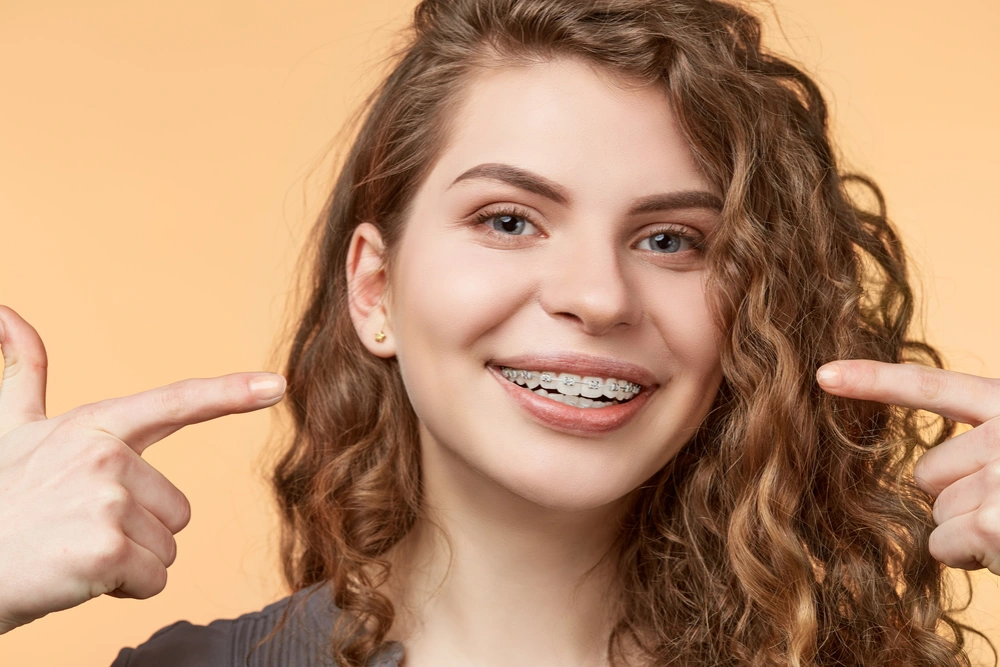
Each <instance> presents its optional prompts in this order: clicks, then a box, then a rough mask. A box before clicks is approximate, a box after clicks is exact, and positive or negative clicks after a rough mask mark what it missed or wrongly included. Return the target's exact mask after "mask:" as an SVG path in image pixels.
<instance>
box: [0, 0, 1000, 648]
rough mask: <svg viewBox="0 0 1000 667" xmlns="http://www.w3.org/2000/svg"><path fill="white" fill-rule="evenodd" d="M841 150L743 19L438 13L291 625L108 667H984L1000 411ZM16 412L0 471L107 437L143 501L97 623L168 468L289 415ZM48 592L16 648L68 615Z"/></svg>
mask: <svg viewBox="0 0 1000 667" xmlns="http://www.w3.org/2000/svg"><path fill="white" fill-rule="evenodd" d="M826 120H827V119H826V106H825V103H824V101H823V99H822V97H821V95H820V93H819V91H818V89H817V87H816V86H815V84H814V83H813V81H812V80H811V79H810V78H809V77H807V76H806V75H805V74H803V73H802V72H801V71H799V70H798V69H796V68H795V67H794V66H792V65H790V64H789V63H787V62H785V61H783V60H781V59H780V58H777V57H776V56H774V55H772V54H770V53H768V52H766V51H765V50H763V48H762V46H761V43H760V27H759V22H758V21H757V20H756V19H755V18H754V17H753V16H751V15H750V14H748V13H746V11H744V10H743V9H740V8H738V7H736V6H733V5H729V4H725V3H721V2H712V1H709V0H654V1H650V0H600V1H597V0H595V1H588V2H579V1H578V0H425V1H424V2H422V3H421V4H420V5H419V6H418V8H417V10H416V13H415V17H414V28H413V35H412V41H411V43H410V45H409V46H408V47H407V48H406V49H405V51H404V52H403V53H402V54H401V58H400V60H399V64H398V66H397V67H396V68H395V70H394V71H393V72H392V73H391V75H390V76H389V77H388V78H387V80H386V81H385V82H384V83H383V84H382V86H381V87H380V88H379V89H378V90H377V91H376V92H375V93H374V94H373V96H372V97H371V99H370V102H369V104H368V106H367V108H366V114H365V116H364V122H363V124H362V125H361V128H360V131H359V132H358V134H357V138H356V140H355V142H354V146H353V149H352V150H351V152H350V154H349V156H348V158H347V160H346V163H345V164H344V166H343V169H342V171H341V173H340V176H339V178H338V180H337V182H336V185H335V187H334V189H333V192H332V193H331V195H330V198H329V202H328V205H327V207H326V210H325V212H324V214H323V215H322V216H321V219H320V220H319V221H318V223H317V225H316V227H315V239H314V241H315V242H314V243H312V244H309V247H311V248H312V249H313V250H314V252H315V254H314V256H313V257H312V258H311V262H310V264H309V266H310V269H309V270H310V274H309V275H310V285H311V298H310V300H309V302H308V304H307V307H306V309H305V311H304V312H303V314H302V316H301V320H300V324H299V329H298V333H297V335H296V337H295V341H294V345H293V348H292V352H291V355H290V357H289V359H288V363H287V367H286V368H285V369H284V370H285V377H286V378H287V383H288V384H287V392H286V398H285V399H284V402H283V403H282V404H283V405H287V406H288V408H289V409H290V410H291V412H292V414H293V416H294V420H295V432H294V433H293V434H292V438H291V440H290V442H289V446H288V448H287V450H286V451H285V452H284V454H283V456H282V457H281V459H280V461H279V462H278V464H277V465H276V468H275V471H274V477H273V481H274V488H275V491H276V494H277V498H278V500H279V503H280V506H281V509H282V513H283V519H284V526H283V563H284V571H285V576H286V578H287V580H288V583H289V585H290V586H291V587H292V590H294V591H296V593H295V594H294V595H293V596H291V597H290V598H286V599H285V600H282V601H280V602H278V603H275V604H273V605H270V606H268V607H266V608H265V609H263V610H261V611H259V612H254V613H252V614H247V615H245V616H243V617H240V618H238V619H227V620H219V621H215V622H213V623H212V624H210V625H208V626H193V625H191V624H189V623H186V622H180V623H177V624H175V625H172V626H168V627H167V628H164V629H163V630H161V631H159V632H157V633H156V634H155V635H153V637H151V638H150V640H149V641H148V642H146V643H145V644H143V645H141V646H140V647H138V648H136V649H124V650H123V651H122V652H121V654H119V656H118V659H117V660H116V661H115V663H114V664H115V667H126V666H127V667H153V666H158V665H179V664H183V665H189V666H190V665H206V666H207V665H234V666H235V665H243V664H247V665H265V664H266V665H279V664H280V665H306V664H333V665H338V666H340V667H360V666H361V665H406V666H407V667H423V666H425V665H460V664H461V665H464V664H477V665H515V664H516V665H520V664H526V663H530V664H540V665H576V666H581V665H593V666H595V667H596V666H603V665H966V664H969V662H968V658H967V657H966V655H965V653H964V651H963V644H964V637H963V632H966V631H968V630H969V628H967V627H965V626H963V625H962V624H960V623H958V622H957V621H956V620H955V619H954V618H953V617H952V616H951V615H950V613H949V610H948V609H947V608H946V600H947V598H946V595H945V591H944V583H943V582H944V578H943V576H944V568H945V566H946V565H950V566H955V567H965V568H975V567H989V568H990V569H991V570H992V571H994V572H997V573H1000V560H998V558H997V554H998V553H1000V538H998V535H1000V520H998V514H997V507H998V505H997V503H996V498H997V495H998V493H997V487H998V482H997V475H996V472H997V470H998V469H1000V467H998V466H1000V464H998V463H997V462H996V461H995V460H994V459H993V458H992V457H994V456H995V452H996V447H995V444H994V441H995V435H994V433H995V426H994V424H995V423H996V422H994V421H991V420H992V419H993V418H994V417H996V416H997V415H998V414H1000V401H998V400H997V398H996V397H997V395H998V392H997V383H996V381H994V380H990V379H985V378H977V377H973V376H968V375H962V374H959V373H954V372H948V371H944V370H942V369H941V368H940V366H941V365H942V364H941V361H940V359H939V357H938V355H937V353H936V351H935V350H934V349H933V348H931V347H930V346H928V345H927V344H925V343H924V342H922V341H919V340H914V339H912V338H910V337H908V334H907V332H908V328H909V324H910V320H911V315H912V308H913V299H912V295H911V291H910V287H909V285H908V283H907V274H906V264H905V257H904V254H903V250H902V248H901V245H900V243H899V240H898V237H897V236H896V234H895V232H894V230H893V228H892V226H891V225H890V224H889V222H888V221H887V219H886V216H885V212H884V208H883V207H882V204H881V196H880V195H879V193H878V189H877V188H876V187H875V186H874V184H872V183H870V182H869V181H867V180H865V179H863V178H861V177H857V176H849V175H846V174H843V173H841V172H840V171H839V170H838V168H837V164H836V160H835V158H834V154H833V151H832V148H831V144H830V140H829V137H828V128H827V122H826ZM870 195H874V199H875V200H876V202H877V205H876V206H875V207H874V209H873V210H870V209H866V208H864V207H863V206H862V205H861V204H860V203H858V202H859V201H861V200H863V199H864V198H865V197H866V196H870ZM0 315H2V316H3V324H4V327H5V329H6V334H0V336H4V335H5V336H6V338H5V339H4V353H5V356H7V355H8V353H9V352H11V351H12V352H13V353H15V354H16V353H17V350H18V348H17V347H16V345H17V341H18V340H21V341H29V342H26V343H24V345H23V348H22V350H23V352H22V354H24V355H29V354H37V350H38V349H40V343H38V345H35V346H34V347H32V345H33V341H34V340H35V339H37V336H35V338H32V336H33V335H34V334H33V332H31V333H29V329H30V327H28V325H27V324H26V323H24V322H23V320H20V319H19V318H17V317H16V315H15V314H13V313H12V311H9V309H6V310H4V311H0ZM9 348H10V349H9ZM32 350H33V351H32ZM837 360H840V361H837ZM831 361H836V363H833V364H829V363H828V362H831ZM905 361H918V362H923V363H924V364H928V365H920V364H905V365H904V364H903V363H901V362H905ZM29 366H30V364H29ZM39 366H41V364H39ZM817 370H818V371H819V372H818V374H817ZM39 377H40V378H41V379H40V380H39V379H38V378H39ZM25 378H26V379H25V380H23V382H25V384H23V385H20V386H19V385H18V384H17V383H16V382H15V384H13V385H10V384H8V383H6V382H5V385H4V387H3V393H2V394H0V408H2V410H3V413H2V414H3V415H4V429H3V431H2V432H4V433H6V435H4V436H3V437H4V440H5V441H6V442H7V451H15V452H16V451H25V452H28V451H35V450H38V451H41V449H42V447H41V444H39V443H44V442H46V439H48V440H50V441H51V440H52V439H58V438H62V439H65V440H69V439H72V438H79V437H80V434H81V433H82V432H83V431H84V429H85V428H90V429H91V430H94V428H95V427H97V426H99V427H100V430H102V431H104V432H106V433H111V434H114V435H115V437H116V438H118V439H119V441H121V442H124V443H127V444H128V447H129V449H128V451H127V452H123V451H122V450H124V449H126V448H124V447H122V448H119V449H114V448H113V447H112V446H111V445H107V446H106V447H105V450H104V451H106V452H109V453H108V457H107V458H108V460H115V459H114V457H113V456H112V454H111V452H115V454H114V456H118V457H120V458H121V459H122V460H123V461H125V462H123V463H121V464H119V465H120V466H121V467H122V469H123V470H124V469H128V470H130V471H132V472H130V473H129V474H131V475H132V476H133V478H135V477H137V476H138V475H139V474H140V473H138V472H135V471H136V470H141V471H142V473H141V474H142V475H145V481H146V482H147V484H145V485H141V484H138V483H136V484H134V486H135V490H134V491H133V496H134V503H131V501H129V500H128V499H127V498H121V499H120V500H121V503H122V504H123V506H128V507H132V508H134V507H136V505H139V506H141V508H144V509H143V511H144V512H146V514H144V515H142V516H143V517H144V520H143V521H139V520H138V519H137V520H135V521H134V522H133V523H131V524H129V523H127V522H125V521H123V522H122V524H123V525H122V527H121V530H120V535H122V536H123V539H122V540H121V544H122V545H123V546H122V547H121V549H120V550H119V551H117V552H115V553H116V556H117V557H116V558H107V559H104V561H102V564H103V569H101V568H96V567H95V568H94V569H93V570H92V571H90V572H88V573H87V576H89V577H90V578H89V579H86V582H87V583H88V585H89V586H90V588H89V590H87V591H86V593H85V594H81V593H80V592H79V591H78V592H77V595H79V596H80V597H81V598H82V599H79V600H76V601H75V602H72V603H73V604H75V603H78V602H82V601H83V599H87V597H94V596H96V595H100V594H101V593H104V592H111V593H112V594H116V595H126V596H133V597H148V596H149V595H153V594H155V593H156V592H159V590H160V589H162V579H161V578H160V576H159V575H160V572H161V569H162V568H165V567H166V566H168V565H169V564H170V562H172V560H173V550H172V538H171V537H170V535H169V534H167V533H170V534H172V533H176V532H177V531H178V530H180V529H181V528H183V526H184V524H186V522H187V516H188V511H187V509H186V506H185V501H184V500H183V496H180V495H179V492H177V491H176V489H173V488H172V487H169V489H168V485H169V483H168V482H166V480H163V479H162V478H154V477H153V474H152V473H151V472H149V471H150V470H152V469H151V468H149V469H148V470H147V469H146V468H138V467H137V466H139V463H137V461H141V459H139V458H138V454H139V453H141V451H142V449H143V448H144V447H145V446H148V444H150V443H151V442H153V441H155V440H157V439H160V438H162V437H165V436H166V435H168V434H169V433H171V432H173V431H174V430H176V429H177V428H179V427H180V426H182V425H183V424H184V423H193V422H195V421H203V420H204V419H209V418H211V417H213V416H218V415H221V414H225V413H226V412H238V411H246V410H249V409H255V408H259V407H263V406H267V405H273V404H274V403H275V402H276V401H277V400H279V398H278V397H279V396H280V390H281V388H282V387H281V386H280V384H281V383H280V382H279V386H277V387H271V388H272V389H277V390H278V392H279V393H278V394H276V395H275V394H271V395H270V397H269V398H265V399H261V400H259V399H256V398H254V397H253V396H252V395H251V394H250V393H249V392H248V389H247V388H248V386H249V385H248V384H247V379H248V378H247V376H246V375H239V376H230V377H228V378H225V379H219V380H216V381H200V382H195V381H188V382H187V383H184V384H182V385H178V386H176V387H173V388H172V389H169V390H165V389H164V390H155V391H156V392H158V393H149V394H147V395H138V396H136V397H129V398H128V399H118V400H116V401H114V402H108V403H107V404H106V405H105V404H95V405H92V406H85V408H81V409H79V410H78V411H73V412H71V413H67V415H66V416H61V417H59V418H54V419H52V420H45V419H44V402H43V401H44V399H43V398H42V399H39V398H38V396H39V395H41V396H42V397H43V396H44V375H43V374H42V375H40V376H39V375H38V374H37V373H36V374H35V375H32V374H31V372H26V374H25ZM31 378H34V379H31ZM818 381H819V382H818ZM265 385H266V383H265ZM265 388H266V386H265ZM39 390H41V392H40V393H39ZM857 399H863V400H857ZM154 404H155V405H159V406H161V409H160V411H159V413H158V416H157V417H156V418H153V417H152V416H145V415H152V414H153V412H154V409H153V407H151V406H153V405H154ZM163 405H167V406H168V409H166V410H164V409H162V406H163ZM893 405H895V406H899V407H896V408H894V407H892V406H893ZM918 409H926V410H932V411H934V412H937V413H938V414H940V415H941V416H942V417H943V421H942V422H941V428H940V430H939V431H938V432H936V433H932V434H929V435H928V434H927V433H925V432H924V431H923V430H921V429H920V428H919V426H920V424H919V422H918V421H917V416H916V410H918ZM57 420H58V421H57ZM956 420H957V421H963V422H967V423H970V424H972V425H974V426H976V428H974V429H972V430H971V431H968V432H966V433H963V434H962V435H960V436H958V437H955V438H951V439H950V440H949V438H950V436H952V435H953V434H954V426H955V421H956ZM946 440H948V442H945V441H946ZM15 445H16V447H15ZM932 445H938V446H937V447H935V448H933V449H929V451H927V452H926V453H924V452H925V450H927V449H928V448H929V447H930V446H932ZM17 447H20V449H17ZM3 450H4V448H3V447H0V451H3ZM920 455H922V456H920ZM918 456H919V462H917V463H916V467H915V469H913V466H914V462H915V460H916V459H917V458H918ZM10 460H11V461H14V463H17V459H16V458H12V459H10ZM129 466H131V467H129ZM14 469H15V468H14V464H10V465H9V466H8V468H7V471H11V470H14ZM25 469H27V464H25ZM2 470H4V468H3V466H2V465H0V471H2ZM911 472H912V475H911ZM0 474H9V475H10V479H14V477H13V473H10V472H3V473H0ZM123 474H125V473H123ZM2 486H3V485H2V484H0V487H2ZM140 487H142V488H140ZM142 489H145V490H142ZM153 489H155V490H156V491H157V492H156V493H154V491H153ZM25 493H27V490H25ZM935 499H936V500H935ZM130 503H131V504H130ZM141 508H140V509H141ZM122 515H123V516H135V515H134V514H133V515H129V514H127V513H126V512H124V511H123V512H122ZM147 515H148V516H147ZM154 524H155V525H154ZM130 526H131V528H130ZM151 526H152V527H151ZM124 537H127V538H128V539H124ZM140 545H141V546H140ZM22 552H23V549H22ZM161 563H162V567H161V565H160V564H161ZM111 574H113V575H114V576H111ZM82 579H84V577H83V575H78V578H77V579H76V580H74V583H78V582H79V581H80V580H82ZM109 581H111V582H113V583H111V584H108V582H109ZM98 583H100V584H101V585H103V586H104V588H103V589H102V588H101V587H100V585H98ZM158 586H159V588H158ZM40 588H44V587H34V588H32V589H29V588H28V587H27V586H25V587H24V588H23V589H22V590H21V591H20V596H18V595H9V596H8V599H10V600H14V601H15V602H16V603H17V604H8V605H7V606H6V607H5V608H4V613H3V614H0V619H10V620H5V622H6V623H7V625H8V627H12V626H16V625H18V624H22V623H24V622H28V621H30V620H32V619H33V618H38V617H39V616H41V615H44V614H45V613H47V612H48V611H52V610H55V609H62V608H65V607H66V606H70V602H71V601H72V596H71V595H68V594H67V595H65V596H64V597H63V598H62V599H61V600H59V601H58V602H55V601H53V600H52V599H41V598H38V597H37V595H36V596H35V597H34V598H32V602H31V603H30V604H29V603H28V602H26V600H28V593H27V591H28V590H39V589H40ZM18 605H20V606H18ZM32 605H33V606H32ZM60 605H61V606H60Z"/></svg>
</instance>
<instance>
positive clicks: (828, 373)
mask: <svg viewBox="0 0 1000 667" xmlns="http://www.w3.org/2000/svg"><path fill="white" fill-rule="evenodd" d="M816 379H817V380H819V383H820V384H822V385H825V386H827V387H830V388H831V389H834V388H836V387H839V386H840V385H841V383H842V382H843V381H844V378H843V376H842V375H841V374H840V369H839V368H837V366H823V367H822V368H820V369H819V370H818V371H816Z"/></svg>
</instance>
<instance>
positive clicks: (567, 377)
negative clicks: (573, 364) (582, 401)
mask: <svg viewBox="0 0 1000 667" xmlns="http://www.w3.org/2000/svg"><path fill="white" fill-rule="evenodd" d="M557 389H558V390H559V393H560V394H563V395H565V396H579V395H580V376H579V375H573V374H572V373H560V374H559V386H558V387H557ZM573 405H576V403H574V404H573Z"/></svg>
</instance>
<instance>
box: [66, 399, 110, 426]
mask: <svg viewBox="0 0 1000 667" xmlns="http://www.w3.org/2000/svg"><path fill="white" fill-rule="evenodd" d="M100 412H101V408H100V403H85V404H83V405H80V406H77V407H75V408H73V410H71V411H70V414H69V417H68V419H67V420H66V422H67V423H69V424H72V425H74V426H94V425H95V424H96V423H97V421H98V418H99V415H100Z"/></svg>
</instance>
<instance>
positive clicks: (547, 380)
mask: <svg viewBox="0 0 1000 667" xmlns="http://www.w3.org/2000/svg"><path fill="white" fill-rule="evenodd" d="M532 375H534V373H532ZM538 379H539V381H540V382H541V385H542V388H543V389H553V390H554V389H557V388H558V387H559V383H558V382H557V381H556V374H555V373H552V372H550V371H542V372H541V373H540V374H539V376H538Z"/></svg>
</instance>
